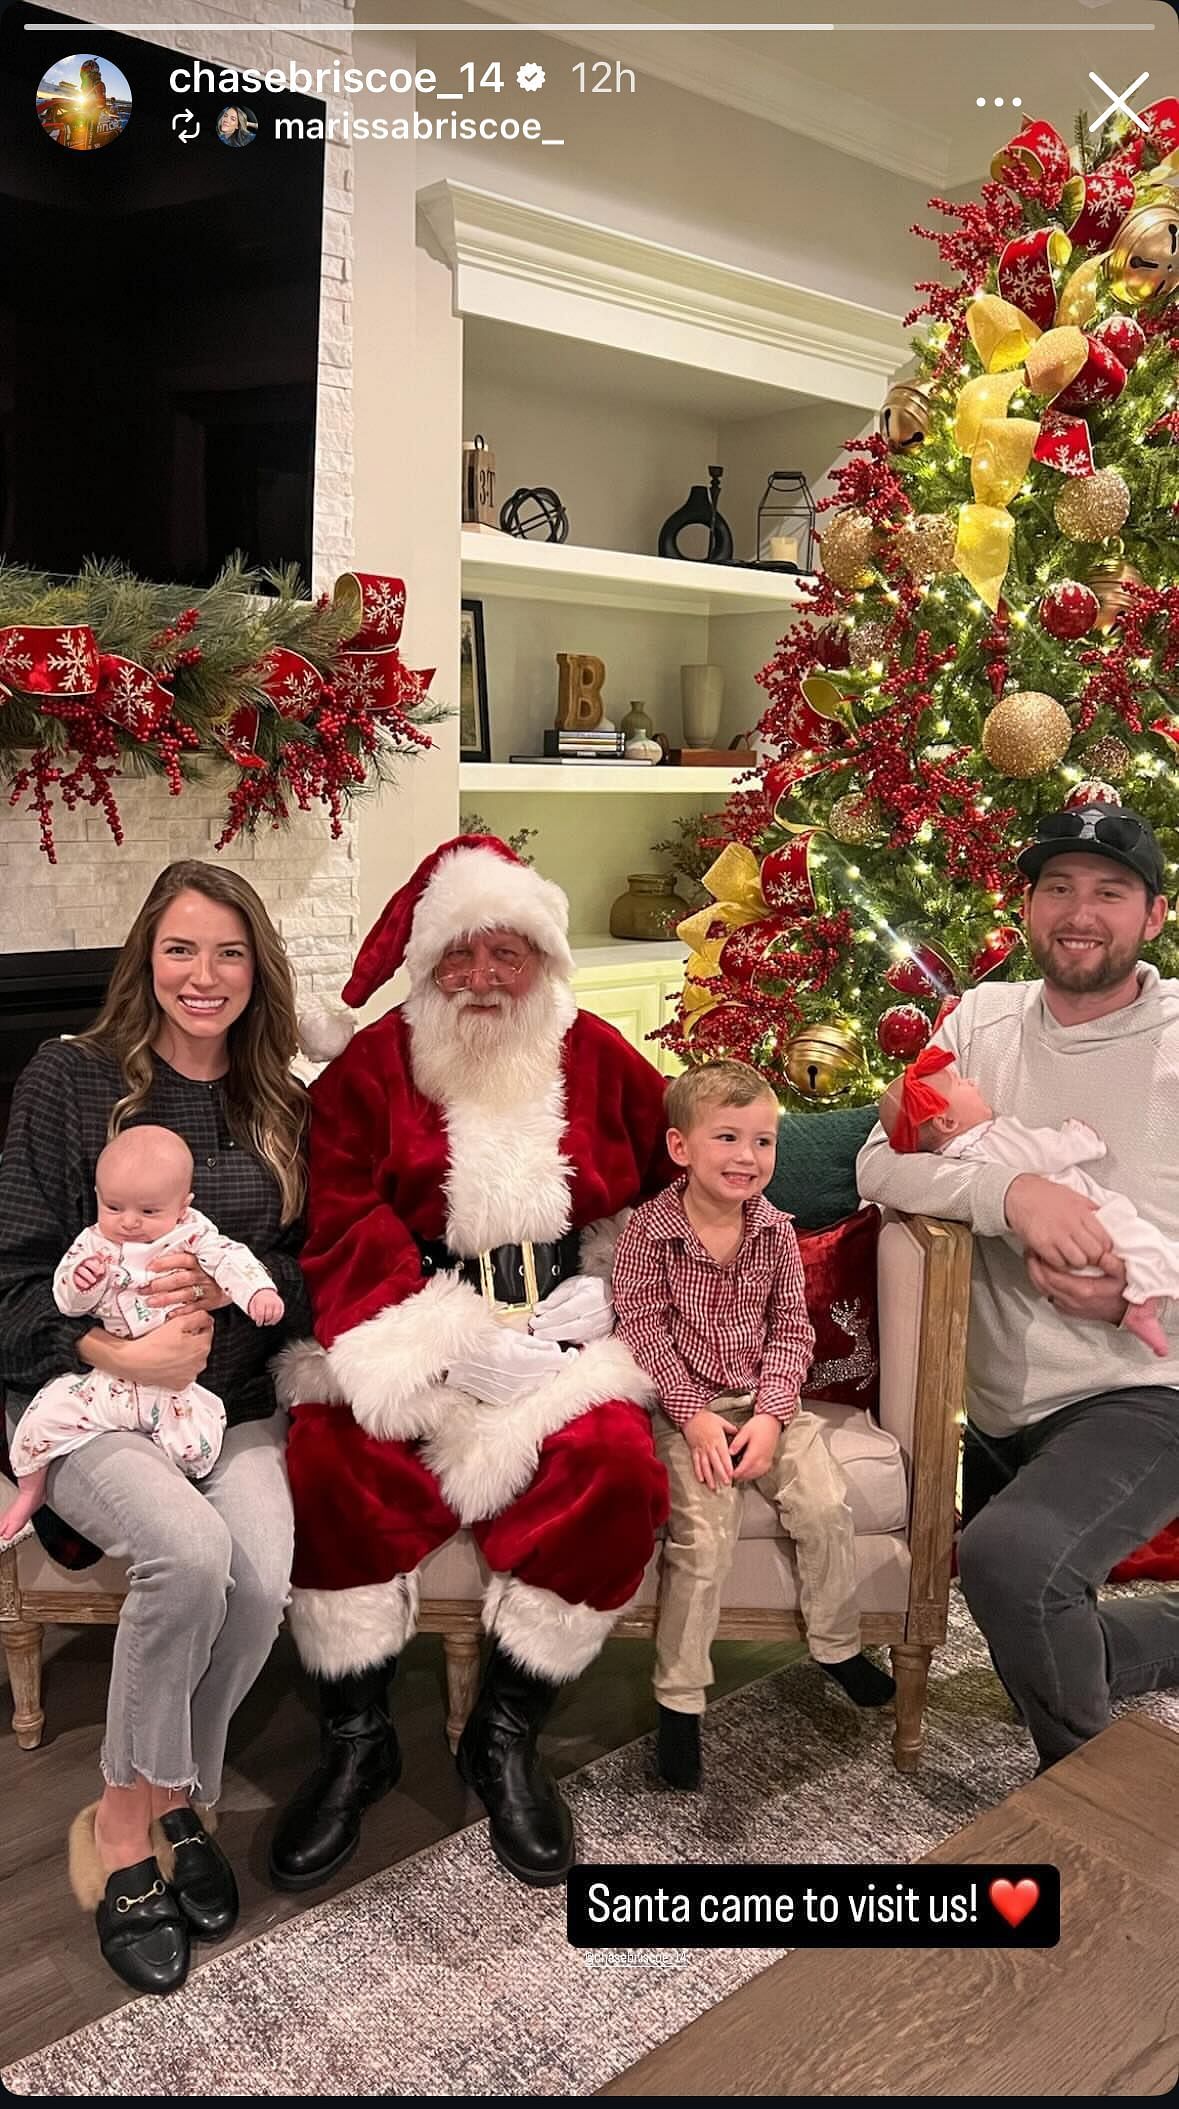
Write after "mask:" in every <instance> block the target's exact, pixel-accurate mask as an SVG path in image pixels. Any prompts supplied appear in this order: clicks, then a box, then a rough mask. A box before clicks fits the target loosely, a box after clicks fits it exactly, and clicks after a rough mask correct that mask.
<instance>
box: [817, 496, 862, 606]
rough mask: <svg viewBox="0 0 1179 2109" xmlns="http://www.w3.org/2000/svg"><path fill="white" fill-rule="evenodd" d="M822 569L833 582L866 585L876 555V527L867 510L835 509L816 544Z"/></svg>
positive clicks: (849, 586)
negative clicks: (836, 511) (829, 522)
mask: <svg viewBox="0 0 1179 2109" xmlns="http://www.w3.org/2000/svg"><path fill="white" fill-rule="evenodd" d="M819 552H820V556H821V558H822V564H823V569H824V571H825V572H826V574H827V576H828V578H829V579H830V581H831V583H832V585H833V586H844V587H846V588H848V589H850V588H852V587H857V586H870V585H871V584H872V580H873V578H874V577H875V572H874V571H873V569H872V566H873V563H874V561H875V557H876V529H875V527H874V526H873V524H872V522H871V520H870V519H869V518H868V515H867V513H858V512H856V511H854V510H853V509H850V508H849V510H848V511H846V512H842V513H836V515H835V517H834V519H833V520H832V522H831V524H830V526H829V527H828V528H827V529H826V531H825V533H824V534H823V537H822V540H821V542H820V544H819Z"/></svg>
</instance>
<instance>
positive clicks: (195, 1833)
mask: <svg viewBox="0 0 1179 2109" xmlns="http://www.w3.org/2000/svg"><path fill="white" fill-rule="evenodd" d="M159 1826H160V1829H161V1831H162V1832H163V1834H164V1836H165V1838H166V1839H167V1841H168V1844H169V1845H170V1846H171V1848H172V1869H171V1872H170V1874H169V1876H168V1880H169V1882H170V1883H171V1885H172V1889H173V1892H174V1894H175V1897H176V1902H177V1903H178V1904H179V1906H180V1909H181V1911H182V1912H183V1913H184V1916H185V1918H186V1919H187V1920H188V1923H189V1925H190V1926H191V1928H192V1930H193V1932H194V1933H195V1934H196V1936H197V1939H198V1940H202V1941H223V1940H224V1939H225V1936H226V1934H227V1933H232V1932H233V1929H234V1927H235V1926H236V1925H237V1915H238V1910H239V1905H238V1895H237V1883H236V1882H235V1880H234V1877H233V1869H232V1868H231V1866H230V1864H229V1862H228V1860H227V1859H226V1857H225V1855H224V1853H223V1852H222V1850H221V1848H220V1846H219V1845H218V1844H217V1843H216V1840H215V1839H212V1838H210V1836H209V1833H208V1832H207V1831H206V1829H205V1826H204V1824H203V1823H202V1822H201V1819H200V1817H199V1816H198V1815H197V1812H196V1810H195V1809H169V1811H168V1813H167V1815H166V1816H161V1817H160V1818H159Z"/></svg>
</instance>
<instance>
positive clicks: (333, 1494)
mask: <svg viewBox="0 0 1179 2109" xmlns="http://www.w3.org/2000/svg"><path fill="white" fill-rule="evenodd" d="M567 929H568V903H567V902H566V900H565V896H564V895H563V894H562V893H561V891H560V890H559V888H557V887H556V886H553V885H551V884H549V883H548V882H547V881H546V880H544V879H542V878H540V877H539V876H538V874H537V873H535V872H534V871H532V870H531V869H530V868H529V867H528V866H527V865H525V864H523V863H522V862H521V861H520V859H519V858H518V857H516V856H515V855H514V854H513V853H512V851H511V850H510V849H508V848H507V847H506V846H505V845H504V844H503V843H502V842H498V841H495V840H493V839H491V838H488V837H483V836H460V837H459V838H458V839H457V840H455V841H453V842H449V843H446V844H444V845H443V847H442V848H441V849H439V850H436V851H435V852H434V853H433V854H432V855H431V856H429V857H427V858H426V860H425V861H424V863H423V864H422V865H421V866H420V868H419V869H418V871H417V872H416V873H415V875H414V877H413V878H412V879H411V880H410V882H409V883H408V885H407V886H405V887H404V888H403V889H402V891H401V892H400V893H398V894H397V895H396V896H395V897H394V899H393V900H392V901H390V903H389V905H388V907H387V908H386V910H385V912H384V914H383V915H382V916H381V918H380V920H379V921H378V923H377V924H376V927H375V928H374V929H373V930H372V932H371V933H370V935H369V937H368V938H367V939H366V941H365V943H364V946H363V947H362V949H361V952H360V955H359V958H358V960H357V963H356V969H355V971H354V973H353V975H352V978H351V980H350V981H349V983H348V986H347V988H346V989H345V990H344V999H345V1002H347V1003H348V1004H350V1005H352V1006H353V1007H358V1006H359V1005H361V1004H363V1003H365V1002H367V1001H368V999H369V997H370V996H371V995H372V994H373V993H374V992H375V991H376V990H377V989H378V988H380V987H381V986H382V985H383V984H384V983H385V982H386V981H388V980H389V979H390V978H391V977H392V975H393V974H394V973H395V972H396V971H397V969H398V968H399V967H401V966H402V965H404V966H405V968H406V969H407V971H408V975H409V983H410V992H409V995H408V996H407V997H406V999H405V1001H404V1003H402V1004H400V1005H399V1006H397V1007H395V1008H394V1009H392V1010H390V1011H388V1012H387V1013H386V1015H385V1016H384V1017H383V1018H381V1019H379V1020H378V1021H377V1023H376V1024H374V1025H370V1026H368V1027H367V1028H366V1029H365V1030H364V1031H363V1032H361V1033H359V1034H358V1035H357V1036H356V1038H355V1039H353V1040H351V1043H350V1044H349V1045H348V1046H347V1047H346V1049H345V1050H344V1051H343V1052H340V1053H338V1054H337V1055H336V1058H335V1059H334V1060H333V1061H331V1063H330V1065H329V1067H328V1068H327V1069H325V1070H324V1072H323V1074H322V1075H321V1076H320V1077H319V1078H318V1079H317V1081H316V1082H315V1084H314V1085H313V1086H312V1088H311V1123H310V1191H309V1200H308V1232H307V1243H306V1247H305V1250H304V1254H303V1267H304V1271H305V1273H306V1276H307V1281H308V1284H309V1287H310V1292H311V1301H312V1308H313V1311H314V1315H315V1334H316V1340H315V1342H307V1343H304V1344H302V1345H300V1346H299V1347H295V1348H291V1349H288V1350H287V1351H286V1353H285V1354H284V1356H283V1357H282V1370H281V1380H280V1396H282V1397H283V1399H284V1402H285V1403H287V1404H288V1405H290V1406H292V1407H293V1408H294V1412H293V1418H292V1424H291V1434H290V1445H289V1453H288V1461H289V1468H290V1478H291V1489H292V1493H293V1496H294V1503H295V1515H296V1551H295V1570H294V1593H293V1596H292V1600H291V1607H290V1619H291V1624H292V1627H293V1629H294V1633H295V1639H296V1642H297V1645H298V1648H299V1652H300V1654H301V1656H302V1658H303V1661H304V1663H305V1664H306V1666H307V1668H308V1669H309V1670H310V1671H311V1672H312V1673H313V1675H314V1677H315V1678H316V1680H317V1684H318V1689H319V1697H320V1706H321V1713H322V1722H323V1752H322V1760H321V1763H320V1764H319V1766H318V1767H317V1769H316V1771H315V1772H314V1774H313V1775H312V1777H311V1778H310V1779H309V1780H308V1782H307V1783H306V1785H305V1786H304V1787H303V1789H302V1790H301V1791H300V1793H299V1794H298V1795H297V1797H296V1799H295V1801H294V1803H293V1804H292V1805H291V1807H290V1808H289V1809H288V1810H287V1811H286V1813H285V1815H284V1816H283V1817H282V1819H281V1820H280V1823H279V1826H278V1829H277V1832H276V1835H275V1838H274V1842H273V1845H272V1847H271V1855H270V1869H271V1875H272V1879H273V1880H274V1881H275V1883H276V1884H277V1885H278V1886H279V1887H281V1888H286V1889H304V1888H310V1887H311V1886H312V1885H313V1884H315V1883H317V1882H321V1881H323V1880H324V1879H325V1878H326V1877H327V1876H328V1875H330V1874H332V1873H333V1872H334V1870H335V1869H336V1868H338V1867H339V1866H340V1865H341V1864H342V1863H343V1861H345V1860H346V1859H347V1857H348V1855H349V1854H350V1853H351V1852H352V1851H353V1850H354V1848H355V1846H356V1844H357V1841H358V1839H359V1835H360V1818H361V1815H362V1812H363V1810H364V1809H365V1808H366V1807H367V1806H368V1805H369V1804H370V1803H372V1802H373V1801H375V1800H376V1799H377V1798H378V1797H379V1796H380V1795H382V1794H384V1793H386V1792H387V1791H388V1789H389V1788H390V1787H392V1786H393V1785H394V1784H395V1782H396V1780H397V1778H398V1776H399V1773H400V1769H401V1761H400V1756H399V1752H398V1748H397V1739H396V1735H395V1733H394V1730H393V1727H392V1724H391V1721H390V1716H389V1682H390V1676H391V1673H392V1670H393V1667H394V1664H395V1661H396V1657H397V1655H398V1654H399V1652H400V1650H401V1649H402V1648H403V1647H404V1646H405V1643H406V1641H407V1640H408V1639H409V1638H410V1636H411V1635H412V1633H413V1630H414V1623H415V1616H416V1609H417V1598H418V1580H417V1569H418V1567H419V1566H420V1564H421V1562H422V1560H423V1559H424V1558H425V1556H426V1555H427V1553H429V1552H431V1551H433V1550H434V1549H435V1548H436V1547H438V1546H440V1545H442V1544H443V1543H444V1542H445V1541H446V1539H448V1538H449V1537H450V1536H451V1535H452V1534H453V1533H454V1532H455V1531H457V1530H458V1529H459V1528H460V1526H462V1525H465V1526H466V1527H467V1528H468V1529H469V1530H470V1532H471V1534H472V1536H473V1538H474V1540H475V1542H476V1544H477V1546H478V1548H479V1551H480V1553H481V1555H482V1557H483V1560H484V1562H485V1563H486V1566H487V1568H488V1570H489V1576H490V1579H489V1583H488V1588H487V1592H486V1596H485V1599H484V1604H483V1624H484V1628H485V1630H486V1632H487V1633H488V1634H489V1635H490V1638H491V1642H492V1646H491V1652H490V1656H489V1659H488V1662H487V1667H486V1672H485V1675H484V1678H483V1683H482V1687H481V1690H480V1693H479V1697H478V1700H477V1702H476V1705H475V1709H474V1712H473V1714H472V1716H471V1719H470V1721H469V1723H468V1725H467V1728H466V1731H465V1733H464V1735H463V1738H462V1741H461V1743H460V1746H459V1751H458V1764H459V1770H460V1772H461V1773H462V1776H463V1778H464V1779H465V1780H466V1781H467V1782H468V1784H469V1785H470V1786H472V1787H473V1788H474V1789H475V1791H476V1792H477V1793H478V1794H479V1796H480V1797H481V1799H482V1800H483V1802H484V1804H485V1806H486V1808H487V1811H488V1815H489V1817H490V1819H491V1825H490V1830H491V1841H492V1844H493V1846H494V1849H495V1851H496V1853H497V1854H498V1856H499V1858H500V1860H501V1861H502V1862H503V1864H504V1865H505V1866H506V1867H508V1868H509V1869H510V1870H511V1871H512V1873H513V1874H515V1875H518V1876H519V1877H520V1878H521V1879H522V1880H524V1881H526V1882H534V1883H551V1882H559V1881H560V1880H562V1878H563V1877H564V1875H565V1874H566V1873H567V1871H568V1869H569V1867H570V1866H571V1864H572V1861H573V1858H574V1842H573V1825H572V1819H571V1817H570V1815H569V1811H568V1809H567V1807H566V1805H565V1803H564V1802H563V1800H562V1799H561V1796H560V1794H559V1793H558V1791H557V1788H556V1786H555V1784H554V1782H553V1781H552V1779H551V1777H550V1776H549V1774H548V1773H547V1771H546V1770H545V1767H544V1765H543V1762H542V1760H541V1759H540V1757H539V1755H538V1752H537V1743H536V1739H537V1734H538V1731H539V1729H540V1728H541V1726H542V1724H543V1722H544V1720H545V1718H546V1716H547V1714H548V1713H549V1710H550V1708H551V1706H552V1704H553V1700H554V1698H555V1696H556V1694H557V1691H558V1689H559V1687H560V1685H561V1684H562V1683H563V1682H566V1681H568V1680H569V1679H571V1678H574V1677H576V1676H578V1675H579V1674H580V1672H581V1671H582V1670H583V1669H584V1668H585V1667H586V1665H587V1664H588V1663H590V1662H592V1661H593V1659H594V1657H595V1656H596V1655H597V1653H598V1651H599V1649H600V1648H601V1646H602V1644H603V1642H604V1641H605V1639H606V1636H607V1635H608V1633H609V1632H610V1629H611V1626H612V1625H613V1623H614V1621H615V1619H616V1618H617V1616H618V1614H619V1612H620V1610H621V1609H622V1608H623V1607H624V1606H625V1605H626V1604H627V1603H628V1602H629V1601H630V1600H631V1598H632V1597H633V1596H634V1595H635V1592H636V1591H637V1589H638V1586H639V1582H640V1580H641V1578H642V1575H643V1571H644V1569H645V1567H646V1565H647V1562H648V1560H649V1558H650V1556H651V1553H652V1550H653V1547H654V1542H655V1533H656V1531H657V1529H658V1528H659V1526H660V1524H661V1523H662V1522H663V1521H664V1520H665V1517H666V1514H667V1494H666V1482H665V1476H664V1472H663V1468H662V1466H661V1465H660V1464H659V1463H658V1462H657V1460H656V1457H655V1453H654V1448H653V1445H652V1440H651V1431H650V1423H649V1419H648V1414H647V1411H646V1408H647V1403H648V1400H649V1397H650V1386H649V1384H648V1382H647V1380H646V1379H645V1378H644V1377H643V1376H642V1374H641V1373H640V1371H639V1370H638V1368H637V1367H636V1365H635V1363H634V1362H633V1361H632V1360H631V1357H630V1355H629V1353H628V1352H627V1350H626V1349H625V1348H624V1347H623V1345H622V1343H621V1342H620V1341H618V1340H616V1339H614V1338H613V1337H612V1328H613V1308H612V1305H611V1301H610V1291H609V1271H610V1260H611V1256H612V1252H613V1244H614V1240H615V1237H616V1235H617V1230H618V1228H620V1227H621V1226H620V1221H619V1218H620V1215H621V1217H622V1220H625V1211H626V1210H627V1209H628V1208H629V1207H630V1206H631V1205H632V1204H633V1203H635V1202H637V1201H639V1200H640V1199H642V1198H643V1197H644V1196H646V1195H648V1194H650V1193H653V1192H655V1191H656V1190H658V1189H659V1188H660V1187H661V1186H663V1185H664V1184H666V1183H667V1181H668V1180H669V1179H670V1178H671V1176H672V1173H673V1167H672V1165H671V1164H670V1161H669V1160H668V1159H667V1157H666V1154H665V1149H664V1131H665V1122H664V1115H663V1093H664V1081H663V1079H662V1077H660V1076H659V1075H658V1073H657V1072H656V1070H655V1069H654V1068H653V1067H652V1066H651V1064H650V1063H649V1062H647V1061H645V1060H644V1058H643V1057H642V1055H640V1054H638V1053H636V1052H635V1050H634V1049H633V1048H631V1047H630V1046H628V1045H627V1043H626V1041H625V1040H623V1039H622V1037H621V1035H620V1034H619V1033H617V1032H616V1031H615V1030H614V1028H613V1027H612V1026H610V1025H606V1024H604V1023H603V1022H602V1021H601V1020H600V1019H598V1018H595V1017H592V1016H590V1015H589V1014H588V1013H586V1012H579V1011H578V1009H577V1005H576V1002H575V1000H574V997H573V993H572V989H571V987H570V977H571V975H572V973H573V957H572V954H571V953H570V950H569V945H568V939H567V935H566V932H567Z"/></svg>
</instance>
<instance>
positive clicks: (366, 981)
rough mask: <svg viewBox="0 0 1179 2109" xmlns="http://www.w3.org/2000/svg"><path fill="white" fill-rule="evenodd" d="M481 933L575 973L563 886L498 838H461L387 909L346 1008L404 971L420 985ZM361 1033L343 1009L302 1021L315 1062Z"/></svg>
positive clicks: (563, 972) (434, 854) (429, 860)
mask: <svg viewBox="0 0 1179 2109" xmlns="http://www.w3.org/2000/svg"><path fill="white" fill-rule="evenodd" d="M478 930H515V931H518V932H519V934H520V936H521V937H526V938H527V939H528V940H529V942H530V943H531V944H533V945H534V946H535V947H536V950H537V951H538V952H541V953H543V954H544V956H545V958H546V959H547V960H548V961H549V964H550V966H551V967H552V968H553V969H554V970H555V971H556V972H557V974H559V975H560V976H561V978H562V979H567V978H568V977H569V976H570V975H571V974H572V973H573V966H574V961H573V954H572V952H571V951H570V950H569V939H568V930H569V903H568V901H567V900H566V898H565V895H564V894H563V893H562V891H561V889H560V887H559V886H554V885H553V884H552V882H551V881H550V880H548V879H542V878H541V876H540V874H539V872H535V871H533V869H532V867H531V865H528V864H525V863H524V861H523V859H522V858H521V857H518V856H517V855H516V852H515V850H512V849H509V848H508V845H507V843H506V842H501V841H499V839H498V837H496V836H495V835H456V836H455V837H454V839H453V840H452V841H450V842H443V843H442V844H441V845H440V846H439V848H438V849H435V850H431V852H430V854H429V856H428V857H423V859H422V861H421V863H420V864H419V865H418V868H417V870H416V871H415V872H414V874H413V877H412V878H410V879H407V880H406V882H405V885H404V886H402V887H400V888H399V890H398V891H397V892H396V893H395V894H394V895H393V897H392V899H391V900H390V901H389V902H388V903H387V904H386V906H385V907H384V908H383V909H382V911H381V914H380V915H379V916H378V917H377V920H376V922H375V923H374V924H373V927H372V929H371V930H370V931H369V933H368V936H367V937H366V938H365V940H364V943H363V944H362V946H361V948H360V951H359V952H358V953H357V956H356V964H355V966H354V967H353V969H352V973H351V975H350V976H349V978H348V981H347V983H346V984H345V987H344V990H343V998H344V1002H345V1003H346V1004H347V1005H348V1006H349V1008H350V1009H351V1010H359V1009H360V1008H361V1007H362V1005H363V1004H366V1003H367V1002H368V1000H369V998H370V996H375V995H376V992H377V990H378V989H380V988H383V987H384V985H385V983H386V982H387V981H392V979H393V976H394V975H395V974H396V973H397V971H398V968H399V967H402V966H404V967H406V968H407V969H408V971H409V977H410V981H411V983H413V985H414V986H415V987H416V986H418V985H420V984H421V982H423V981H424V980H426V979H427V977H428V976H429V975H430V974H431V973H432V972H433V970H434V968H435V967H436V966H437V964H438V961H439V960H440V959H441V957H442V954H443V953H444V952H445V951H446V950H447V947H448V946H450V945H453V944H454V943H456V941H457V940H458V939H459V938H463V937H470V936H471V935H473V933H474V932H475V931H478ZM355 1030H356V1021H355V1019H353V1018H349V1017H347V1016H346V1015H345V1014H344V1013H343V1012H342V1011H330V1010H320V1011H315V1012H310V1013H306V1014H304V1015H303V1016H301V1017H300V1019H299V1044H300V1046H301V1047H302V1049H303V1052H304V1053H305V1054H306V1055H308V1056H310V1058H311V1060H312V1061H315V1062H330V1061H331V1059H332V1057H333V1055H337V1054H342V1052H343V1050H344V1048H345V1047H347V1045H348V1042H349V1041H350V1039H351V1038H352V1035H353V1033H354V1031H355Z"/></svg>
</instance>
